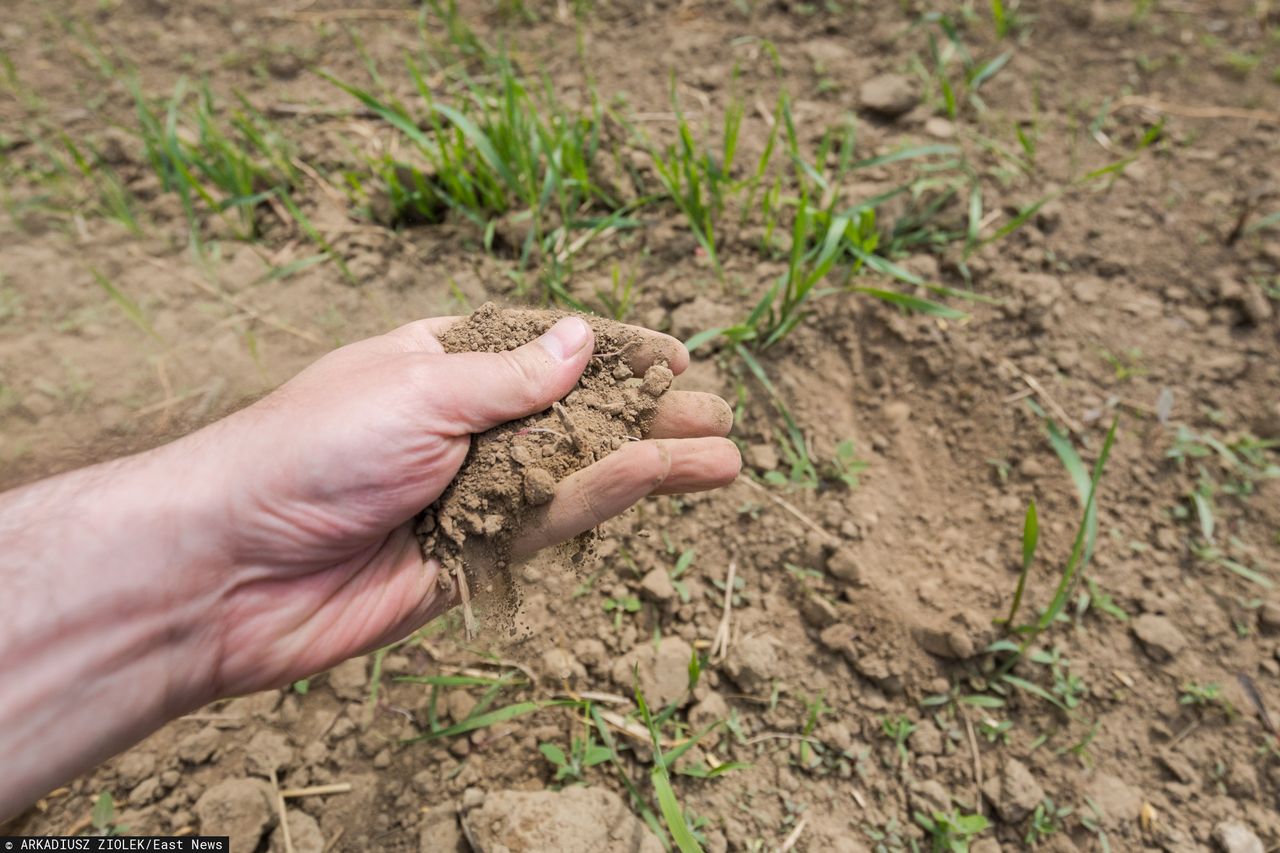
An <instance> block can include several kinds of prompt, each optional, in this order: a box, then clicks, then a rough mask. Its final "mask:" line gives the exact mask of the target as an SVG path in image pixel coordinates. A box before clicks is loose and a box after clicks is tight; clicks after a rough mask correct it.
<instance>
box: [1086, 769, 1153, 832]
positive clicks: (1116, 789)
mask: <svg viewBox="0 0 1280 853" xmlns="http://www.w3.org/2000/svg"><path fill="white" fill-rule="evenodd" d="M1088 792H1089V794H1088V795H1089V798H1090V799H1091V800H1092V801H1093V802H1094V803H1095V804H1097V807H1098V810H1099V811H1101V812H1102V817H1103V819H1104V820H1106V821H1107V825H1109V826H1116V827H1120V826H1128V825H1130V824H1132V823H1134V822H1135V821H1137V820H1138V815H1139V814H1140V813H1141V812H1142V803H1143V798H1142V792H1141V791H1139V790H1138V789H1137V788H1135V787H1133V786H1132V785H1130V784H1129V783H1128V782H1125V781H1124V780H1123V779H1120V778H1119V777H1116V776H1112V775H1111V774H1110V773H1097V774H1095V775H1094V777H1093V780H1092V781H1091V782H1090V783H1089V787H1088Z"/></svg>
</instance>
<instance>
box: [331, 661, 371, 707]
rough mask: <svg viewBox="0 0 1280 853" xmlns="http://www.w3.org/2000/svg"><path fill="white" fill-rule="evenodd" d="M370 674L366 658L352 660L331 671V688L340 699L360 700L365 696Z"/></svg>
mask: <svg viewBox="0 0 1280 853" xmlns="http://www.w3.org/2000/svg"><path fill="white" fill-rule="evenodd" d="M368 683H369V674H368V672H367V671H366V669H365V659H364V658H351V659H350V660H345V661H343V662H342V663H340V664H338V665H337V666H335V667H334V668H333V669H331V670H330V671H329V686H330V687H331V688H333V692H334V693H336V694H337V696H338V698H339V699H360V698H363V696H364V688H365V685H366V684H368Z"/></svg>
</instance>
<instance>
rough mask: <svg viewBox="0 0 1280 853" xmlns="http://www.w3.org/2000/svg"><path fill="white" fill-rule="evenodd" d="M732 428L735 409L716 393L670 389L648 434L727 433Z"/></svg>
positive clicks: (689, 435)
mask: <svg viewBox="0 0 1280 853" xmlns="http://www.w3.org/2000/svg"><path fill="white" fill-rule="evenodd" d="M732 428H733V409H731V408H729V404H728V403H726V402H725V401H724V400H722V399H721V398H720V397H717V396H716V395H715V394H704V393H702V392H700V391H668V392H667V393H665V394H663V395H662V398H661V399H660V400H659V401H658V413H657V414H656V415H655V416H654V418H653V423H652V424H650V426H649V431H648V432H647V433H646V434H645V438H697V437H700V436H707V435H718V436H726V435H728V434H729V430H730V429H732Z"/></svg>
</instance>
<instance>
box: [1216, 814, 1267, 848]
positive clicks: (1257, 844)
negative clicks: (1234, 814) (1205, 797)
mask: <svg viewBox="0 0 1280 853" xmlns="http://www.w3.org/2000/svg"><path fill="white" fill-rule="evenodd" d="M1213 841H1214V843H1215V844H1217V845H1218V849H1220V850H1221V851H1222V853H1266V848H1265V847H1263V846H1262V841H1261V839H1259V838H1258V836H1257V835H1255V834H1254V832H1253V830H1251V829H1250V828H1249V827H1247V826H1245V825H1244V824H1243V823H1239V822H1237V821H1234V820H1224V821H1222V822H1221V823H1219V824H1218V825H1216V826H1215V827H1214V828H1213Z"/></svg>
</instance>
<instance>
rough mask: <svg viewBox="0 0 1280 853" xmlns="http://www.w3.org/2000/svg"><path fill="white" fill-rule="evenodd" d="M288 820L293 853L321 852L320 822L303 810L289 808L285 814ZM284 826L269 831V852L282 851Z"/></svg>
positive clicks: (322, 843) (322, 842)
mask: <svg viewBox="0 0 1280 853" xmlns="http://www.w3.org/2000/svg"><path fill="white" fill-rule="evenodd" d="M285 820H287V821H288V822H289V842H290V845H291V846H292V848H293V853H323V851H324V834H323V833H321V832H320V824H319V823H317V822H316V819H315V818H313V817H312V816H311V815H309V814H307V813H306V812H304V811H300V810H298V809H289V811H288V812H287V813H286V815H285ZM285 849H286V848H285V843H284V828H283V827H280V826H277V827H276V828H275V830H274V831H273V832H272V833H271V847H270V851H271V853H284V850H285Z"/></svg>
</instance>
